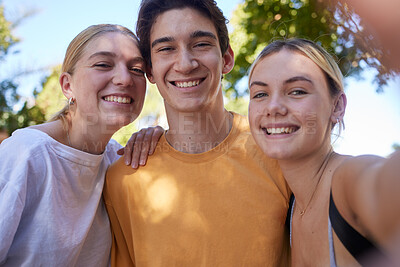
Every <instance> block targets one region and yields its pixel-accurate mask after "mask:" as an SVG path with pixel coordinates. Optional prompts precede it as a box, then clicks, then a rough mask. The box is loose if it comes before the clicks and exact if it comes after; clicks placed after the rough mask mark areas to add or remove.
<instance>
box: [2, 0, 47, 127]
mask: <svg viewBox="0 0 400 267" xmlns="http://www.w3.org/2000/svg"><path fill="white" fill-rule="evenodd" d="M34 13H35V11H29V12H27V13H25V14H23V15H22V16H21V17H19V18H18V19H17V20H15V21H14V22H11V21H8V20H7V19H6V18H5V15H4V6H3V5H2V1H1V0H0V62H3V61H5V59H6V57H7V56H10V51H11V50H12V49H11V48H12V47H14V46H15V45H16V44H17V43H18V42H19V39H18V38H17V37H15V36H14V35H13V33H12V30H13V29H14V28H15V27H16V26H17V25H18V24H19V23H21V21H23V20H24V19H26V18H27V17H29V16H31V15H33V14H34ZM14 79H15V77H8V78H1V80H0V131H6V132H8V134H11V133H12V132H13V131H14V130H16V129H18V128H21V127H26V126H29V125H33V124H37V123H41V122H43V121H44V116H43V114H42V113H41V110H40V109H39V108H37V107H35V106H30V105H29V104H28V102H27V101H26V102H25V103H24V104H23V107H22V109H21V110H19V111H17V112H14V110H13V108H12V107H13V106H14V104H15V103H16V102H17V101H18V100H20V98H19V95H18V93H17V88H18V84H17V83H16V82H15V80H14Z"/></svg>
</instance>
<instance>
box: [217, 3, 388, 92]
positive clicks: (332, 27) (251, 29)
mask: <svg viewBox="0 0 400 267" xmlns="http://www.w3.org/2000/svg"><path fill="white" fill-rule="evenodd" d="M231 25H232V26H233V29H234V30H233V32H232V33H231V45H232V48H233V50H234V51H235V53H236V55H235V62H236V64H235V67H234V68H233V70H232V71H231V72H230V73H229V74H227V75H226V81H227V82H226V84H225V88H227V89H226V91H227V93H228V94H233V95H235V96H239V95H243V92H240V91H239V90H238V88H237V84H238V81H240V79H241V78H242V77H244V76H246V74H247V71H248V68H249V66H250V65H251V63H252V62H253V60H254V59H255V57H256V56H257V55H258V53H259V52H261V50H262V48H264V47H265V46H266V45H267V44H268V43H270V42H271V41H273V40H274V39H281V38H291V37H300V38H307V39H310V40H313V41H316V42H317V43H319V44H320V45H321V46H323V47H324V48H325V49H327V50H328V51H329V52H330V53H331V54H333V55H335V56H336V59H337V62H338V65H339V67H340V69H341V70H342V73H343V74H344V75H345V76H350V75H353V76H354V75H355V76H357V75H358V74H359V73H360V71H361V70H363V68H365V66H368V67H373V68H375V69H377V70H378V74H377V75H376V81H377V83H378V89H381V87H382V85H384V84H386V81H387V79H388V77H390V76H392V75H393V72H392V71H390V70H388V69H386V68H385V67H384V66H383V65H382V63H381V58H382V52H381V50H380V49H379V47H378V45H377V43H376V42H375V40H374V39H373V38H372V37H371V36H370V35H368V34H366V33H364V31H363V27H362V20H361V19H360V18H359V17H357V16H355V15H354V14H353V13H352V12H351V10H349V9H348V8H347V6H345V5H342V4H341V3H337V2H335V4H333V3H330V2H329V1H322V0H245V1H244V2H243V3H242V4H239V5H238V7H237V8H236V10H235V11H234V13H233V16H232V19H231Z"/></svg>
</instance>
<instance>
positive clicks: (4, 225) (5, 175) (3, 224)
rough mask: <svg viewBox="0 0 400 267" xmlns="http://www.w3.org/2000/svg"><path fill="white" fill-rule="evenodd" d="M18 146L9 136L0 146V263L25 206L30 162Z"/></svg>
mask: <svg viewBox="0 0 400 267" xmlns="http://www.w3.org/2000/svg"><path fill="white" fill-rule="evenodd" d="M20 148H21V147H19V144H18V143H16V142H14V140H12V139H11V138H10V140H6V141H4V142H3V143H2V144H1V146H0V159H1V160H0V240H1V242H0V265H1V264H2V263H3V262H4V261H5V260H6V258H7V253H8V251H9V249H10V246H11V244H12V242H13V240H14V236H15V233H16V232H17V228H18V225H19V222H20V220H21V215H22V212H23V210H24V206H25V196H26V180H27V177H28V173H29V167H28V166H29V165H30V164H29V163H28V162H27V160H28V161H29V159H26V156H25V155H24V154H25V153H22V154H21V150H20Z"/></svg>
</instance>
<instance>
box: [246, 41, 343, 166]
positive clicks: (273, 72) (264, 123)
mask: <svg viewBox="0 0 400 267" xmlns="http://www.w3.org/2000/svg"><path fill="white" fill-rule="evenodd" d="M249 79H250V82H249V84H250V88H249V89H250V104H249V121H250V128H251V131H252V134H253V137H254V138H255V140H256V142H257V144H258V145H259V146H260V148H261V149H262V150H263V151H264V153H265V154H266V155H268V156H270V157H272V158H276V159H281V160H288V159H294V158H299V157H304V156H307V155H309V154H310V153H312V152H314V151H316V150H318V149H320V148H321V146H326V145H328V146H330V134H331V123H332V114H333V110H334V104H335V101H334V98H333V97H331V95H330V93H329V89H328V84H327V81H326V77H325V74H324V72H323V71H322V70H321V69H320V68H319V67H318V65H316V64H315V63H314V62H313V61H312V60H311V59H310V58H308V57H307V56H305V55H303V54H302V53H300V52H295V51H290V50H288V49H285V48H284V49H282V50H280V51H279V52H275V53H272V54H270V55H267V56H266V57H264V58H262V59H261V60H260V61H259V62H258V63H257V64H256V65H255V67H254V69H253V72H252V75H251V77H250V78H249Z"/></svg>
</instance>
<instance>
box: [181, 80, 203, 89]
mask: <svg viewBox="0 0 400 267" xmlns="http://www.w3.org/2000/svg"><path fill="white" fill-rule="evenodd" d="M199 83H200V80H197V81H190V82H175V85H176V86H177V87H180V88H186V87H192V86H197V85H199Z"/></svg>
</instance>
